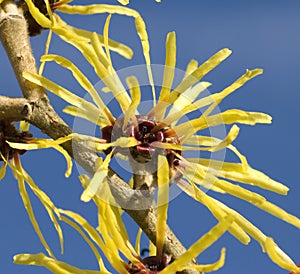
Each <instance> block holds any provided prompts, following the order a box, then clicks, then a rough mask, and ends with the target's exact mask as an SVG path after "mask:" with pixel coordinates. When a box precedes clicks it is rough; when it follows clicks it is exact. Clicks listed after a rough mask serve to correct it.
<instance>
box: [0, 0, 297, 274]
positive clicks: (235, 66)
mask: <svg viewBox="0 0 300 274" xmlns="http://www.w3.org/2000/svg"><path fill="white" fill-rule="evenodd" d="M89 2H92V1H91V0H89V1H83V0H82V1H79V0H78V1H76V0H75V1H74V4H76V3H80V4H82V3H89ZM99 2H100V1H99ZM131 2H132V3H131V4H130V5H129V6H130V7H132V8H135V9H137V10H138V11H139V12H140V13H141V14H142V16H143V18H144V19H145V21H146V23H147V29H148V33H149V38H150V43H151V57H152V62H153V63H156V64H163V63H164V52H165V50H164V43H165V36H166V34H167V33H168V32H169V31H173V30H175V31H176V33H177V42H178V63H177V67H178V68H179V69H184V68H185V66H186V64H187V63H188V62H189V60H190V59H191V58H194V59H196V60H198V61H199V62H202V61H205V60H206V59H207V58H208V57H209V56H211V55H212V54H214V53H215V52H217V51H218V50H220V49H221V48H223V47H228V48H230V49H232V50H233V54H232V56H231V57H230V58H229V59H227V60H226V61H225V62H224V63H223V64H222V65H221V66H219V67H218V68H217V69H216V70H214V71H213V72H211V73H210V74H209V75H207V77H206V78H205V80H207V81H210V82H212V83H213V86H212V87H211V89H210V91H212V92H213V91H219V90H221V89H222V88H224V87H225V86H226V85H228V84H230V83H231V82H232V81H233V80H234V79H236V78H237V77H239V76H240V75H241V74H243V73H244V71H245V69H246V68H250V69H252V68H256V67H260V68H263V69H264V74H263V75H262V76H259V77H257V78H255V79H254V80H252V81H251V82H249V83H248V84H247V85H246V86H245V87H243V88H242V89H240V90H239V91H238V92H236V93H234V94H233V95H231V96H230V97H229V98H227V99H226V100H224V102H223V103H222V105H221V106H220V108H221V110H225V109H228V108H241V109H245V110H249V111H263V112H265V113H268V114H270V115H271V116H272V117H273V123H272V125H258V126H255V127H251V126H241V133H240V135H239V137H238V139H237V140H236V141H235V145H236V146H237V147H238V148H239V149H240V151H241V152H242V153H243V154H245V155H246V156H247V158H248V161H249V163H250V164H251V165H252V166H253V167H255V168H257V169H259V170H261V171H263V172H265V173H266V174H268V175H269V176H271V177H272V178H274V179H275V180H278V181H280V182H283V183H285V184H286V185H287V186H288V187H289V188H290V192H289V195H288V196H287V197H281V196H279V195H276V194H272V193H267V192H266V191H260V193H262V194H263V195H265V196H266V197H267V198H268V199H270V200H271V201H272V202H274V203H275V204H278V205H279V206H281V207H283V208H284V209H286V210H287V211H288V212H291V213H293V214H295V215H297V216H300V205H299V194H300V181H299V169H300V165H299V156H298V153H299V152H300V146H299V139H300V125H299V119H298V117H299V116H300V108H299V103H300V95H299V94H300V90H299V63H300V54H299V49H300V16H299V12H300V2H299V1H296V0H288V1H278V0H274V1H270V0H265V1H259V0H253V1H235V0H228V1H216V0H212V1H207V0H203V1H199V0H185V1H179V0H176V1H174V0H173V1H172V0H163V2H162V3H161V4H158V3H155V2H154V1H151V0H143V1H138V0H132V1H131ZM102 3H103V2H102ZM106 3H113V4H116V1H106ZM65 18H69V17H65ZM69 19H70V21H69V22H72V23H73V24H75V25H77V26H82V25H83V26H85V27H89V28H90V29H92V30H95V31H96V30H97V31H101V30H102V28H103V22H104V20H105V16H91V17H77V19H76V20H74V19H71V18H69ZM83 20H84V21H83ZM111 37H112V38H114V39H116V40H119V41H122V42H124V43H125V44H128V45H130V46H131V47H132V48H133V49H134V50H135V56H134V58H133V60H131V61H128V60H126V59H123V58H121V57H119V56H117V55H113V61H114V64H115V66H116V68H117V69H121V68H125V67H128V66H132V65H138V64H143V63H144V61H143V57H142V54H141V46H140V43H139V40H138V37H137V35H136V33H135V31H134V22H133V20H132V18H126V17H122V16H113V18H112V23H111ZM45 39H46V33H44V34H43V35H42V36H39V37H35V38H32V43H33V47H34V53H35V55H36V56H37V57H38V56H40V55H41V54H42V53H43V50H44V48H43V43H44V41H45ZM50 51H51V52H52V53H61V54H63V55H65V56H69V57H71V58H72V57H73V58H74V59H73V60H75V61H77V64H78V62H79V63H80V66H81V68H83V69H85V70H86V71H87V74H88V75H91V77H90V79H91V80H92V81H93V83H96V82H97V78H96V77H95V76H94V75H93V74H92V71H91V69H90V68H89V67H88V65H87V64H85V63H84V62H81V61H80V58H78V57H77V56H76V55H77V52H76V50H73V49H72V48H71V47H69V46H65V44H63V43H62V42H60V40H59V39H57V38H55V39H54V43H53V44H52V46H51V50H50ZM0 59H1V66H0V72H1V73H0V93H1V94H5V95H11V96H20V91H19V88H18V85H17V83H16V80H15V79H14V76H13V73H12V70H11V69H10V66H9V64H8V60H7V57H6V54H5V53H4V51H3V48H2V47H0ZM46 73H47V75H48V76H49V78H51V79H57V81H59V82H60V83H64V84H65V85H66V86H68V87H70V88H72V87H73V89H76V88H77V86H76V85H74V84H73V83H74V82H72V80H71V78H69V79H68V78H67V76H64V74H63V71H62V70H60V69H58V68H57V67H54V66H53V67H51V66H49V68H48V69H47V70H46ZM50 98H51V101H52V102H53V104H54V106H56V109H57V110H60V109H61V108H63V107H64V106H65V103H64V102H63V101H62V100H60V99H57V98H55V97H54V96H52V95H50ZM63 117H64V118H65V119H66V121H68V122H69V123H70V125H72V123H73V122H72V118H70V117H68V116H67V115H65V114H63ZM33 131H34V132H35V133H36V134H37V135H39V133H38V131H36V130H33ZM22 162H23V163H24V166H25V168H26V170H27V171H28V172H29V173H30V174H31V176H32V177H33V178H34V180H35V182H36V183H37V184H38V185H39V186H40V188H41V189H43V190H45V191H46V192H47V193H48V194H49V196H50V197H51V198H52V199H53V201H54V202H55V203H56V205H57V206H58V207H62V208H65V209H72V210H74V211H78V212H81V213H82V214H84V215H86V216H88V217H89V219H90V221H91V223H93V224H96V219H95V208H94V207H93V205H92V204H84V203H82V202H79V197H80V194H81V191H82V189H81V186H80V183H79V181H78V180H77V176H78V173H77V170H76V169H74V172H73V175H72V176H71V178H70V179H69V180H65V179H64V171H65V162H64V160H63V159H62V157H61V156H60V155H59V156H58V155H57V153H56V152H54V151H51V150H48V151H37V152H28V153H26V154H25V155H24V156H23V157H22ZM31 196H32V200H33V204H34V209H35V211H36V215H37V217H38V220H40V223H41V228H42V230H43V231H44V233H45V234H46V238H47V239H48V240H49V242H50V243H51V246H52V248H53V250H54V251H55V252H56V254H57V257H58V258H59V259H63V260H66V261H67V262H69V263H71V264H74V265H76V266H78V267H81V268H89V269H95V268H96V266H97V264H96V261H95V259H94V257H93V255H92V253H91V251H90V250H89V249H88V247H87V245H86V244H85V243H84V242H83V241H82V240H81V238H80V237H78V235H77V234H76V233H75V232H74V231H72V230H71V229H69V228H68V227H67V226H65V225H63V229H64V232H65V245H66V247H65V255H63V256H61V255H60V254H59V244H58V240H57V238H56V235H55V231H54V229H53V228H52V226H51V223H50V222H49V220H48V219H47V218H45V217H44V216H45V214H46V212H45V211H44V210H43V208H42V207H41V206H40V205H39V203H38V201H37V199H36V198H35V197H34V196H33V195H31ZM217 197H218V198H220V199H222V201H224V202H225V203H227V204H228V205H230V206H232V207H233V208H235V209H237V210H239V211H240V212H241V213H243V214H244V215H245V216H246V217H248V219H249V220H251V221H252V222H253V223H254V224H255V225H257V226H258V227H259V228H261V229H262V231H263V232H264V233H266V234H267V235H269V236H271V237H273V238H274V239H275V240H276V241H277V243H278V244H279V246H281V247H282V248H283V249H284V250H285V251H286V252H287V253H288V254H289V255H290V256H291V257H292V258H293V259H294V260H295V261H296V262H300V252H299V244H300V231H299V230H297V229H296V228H294V227H292V226H290V225H288V224H286V223H284V222H282V221H281V220H278V219H276V218H275V217H272V216H270V215H268V214H266V213H264V212H261V211H260V210H258V209H256V208H254V207H252V206H250V205H248V204H247V203H245V202H241V201H239V200H238V199H235V198H232V197H229V196H224V195H223V196H217ZM0 216H1V224H0V243H1V244H0V273H1V274H2V273H3V274H18V273H24V274H26V273H28V274H29V273H30V274H33V273H41V274H43V273H49V272H48V271H47V270H44V269H42V268H38V267H29V266H28V267H23V266H16V265H13V264H12V257H13V255H15V254H17V253H23V252H24V253H26V252H28V253H38V252H45V251H44V250H43V248H42V246H41V244H40V243H39V241H38V238H37V236H36V235H35V233H34V231H33V228H32V226H31V224H30V222H29V220H28V218H27V215H26V212H25V210H24V207H23V204H22V201H21V198H20V197H19V193H18V188H17V182H16V181H15V180H14V179H13V178H12V176H11V174H10V172H8V174H7V175H6V177H5V179H4V180H2V182H1V183H0ZM125 219H126V222H127V223H128V230H129V231H130V232H129V234H130V236H131V237H132V239H134V236H135V233H136V231H137V228H136V227H135V226H134V224H133V223H132V221H130V220H129V219H128V218H126V217H125ZM169 223H170V226H171V227H172V228H173V229H174V231H175V232H176V234H177V235H178V236H179V238H180V239H181V240H182V242H183V243H184V244H185V245H186V246H187V247H188V246H189V245H190V244H191V243H193V242H194V241H195V240H196V239H198V238H199V237H200V236H201V235H202V234H203V233H204V232H206V231H208V230H209V228H210V227H211V226H212V225H214V224H215V220H214V218H213V217H212V216H211V215H210V213H209V212H208V210H207V209H205V208H204V207H202V206H201V205H199V204H197V203H195V202H194V201H192V200H191V199H189V198H188V197H186V195H184V194H182V195H180V196H179V197H178V198H176V199H175V200H173V201H172V202H171V203H170V212H169ZM223 246H225V247H227V259H226V264H225V266H224V267H223V268H222V269H221V270H220V271H219V272H218V273H221V274H229V273H230V274H237V273H243V274H253V273H258V274H260V273H267V274H271V273H272V274H273V273H274V274H275V273H276V274H285V273H287V271H285V270H282V269H280V268H279V267H277V266H276V265H274V264H273V263H272V262H271V261H270V260H269V258H268V256H267V255H266V254H263V253H262V252H261V248H260V246H259V244H258V243H256V242H255V241H254V240H253V241H252V242H251V243H250V244H249V245H248V246H244V245H242V244H240V243H239V242H238V241H237V240H236V239H234V238H233V237H232V236H230V235H228V234H226V235H225V236H224V237H222V238H221V239H220V240H219V241H218V242H217V243H216V244H214V245H213V246H212V247H211V248H209V249H208V250H207V251H206V252H205V253H203V254H202V255H201V256H200V257H199V258H198V259H199V262H200V263H210V262H213V261H215V260H216V259H217V258H218V256H219V250H220V248H221V247H223Z"/></svg>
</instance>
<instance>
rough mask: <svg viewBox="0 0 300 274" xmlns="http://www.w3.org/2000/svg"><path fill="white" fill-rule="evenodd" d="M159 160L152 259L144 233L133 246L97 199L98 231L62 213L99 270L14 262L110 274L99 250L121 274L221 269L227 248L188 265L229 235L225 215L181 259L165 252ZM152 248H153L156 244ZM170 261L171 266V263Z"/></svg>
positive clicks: (26, 257) (164, 187)
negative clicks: (144, 250)
mask: <svg viewBox="0 0 300 274" xmlns="http://www.w3.org/2000/svg"><path fill="white" fill-rule="evenodd" d="M159 161H160V162H161V164H162V165H161V168H160V169H159V170H158V182H159V183H158V184H159V186H160V187H159V191H160V192H161V193H160V194H159V198H158V199H161V202H166V203H165V204H164V205H163V206H162V207H160V208H159V209H158V222H157V231H156V248H155V247H154V249H155V250H154V251H152V252H151V253H152V254H151V256H149V257H146V258H141V256H140V236H141V230H140V231H139V233H138V236H137V240H136V245H135V247H133V245H132V244H131V243H130V241H129V238H128V235H127V231H126V228H125V226H124V224H123V221H122V219H121V215H120V212H119V209H118V208H117V207H114V206H113V205H112V204H111V203H107V202H105V201H103V200H101V199H99V198H98V197H95V198H94V201H95V204H96V205H97V208H98V227H97V228H94V227H93V226H91V225H90V224H89V223H88V222H87V220H86V219H84V218H83V217H82V216H80V215H79V214H77V213H74V212H72V211H67V210H61V209H60V210H59V212H60V214H61V219H62V220H63V221H64V222H66V223H68V224H69V225H70V226H72V227H73V228H74V229H75V230H77V231H78V232H79V233H80V234H81V235H82V236H83V237H84V239H85V241H86V242H87V243H88V244H89V246H90V247H91V249H92V250H93V252H94V254H95V257H96V259H97V261H98V262H99V271H95V270H81V269H78V268H76V267H74V266H71V265H69V264H67V263H64V262H61V261H58V260H55V259H52V258H48V257H47V256H45V255H44V254H18V255H16V256H15V257H14V262H15V263H17V264H28V265H38V266H44V267H46V268H48V269H49V270H51V271H53V272H54V273H56V274H67V273H70V274H71V273H72V274H75V273H76V274H84V273H110V272H108V270H107V269H106V267H105V266H104V264H103V261H102V259H101V257H100V254H99V252H98V249H100V250H101V251H102V252H103V254H104V255H105V257H106V258H107V260H108V261H109V262H110V264H111V265H112V267H113V268H114V269H115V270H116V271H117V272H118V273H121V274H123V273H124V274H125V273H135V274H142V273H144V274H147V273H149V274H151V273H157V272H159V273H175V272H177V271H183V270H185V269H195V270H198V271H205V272H211V271H216V270H218V269H219V268H221V267H222V266H223V264H224V260H225V249H222V251H221V256H220V258H219V260H218V261H217V262H215V263H212V264H208V265H191V264H189V263H190V262H191V261H192V260H193V258H195V257H196V256H198V255H199V254H200V253H202V252H203V251H204V250H206V249H207V248H208V247H209V246H210V245H212V244H213V243H214V242H215V241H216V240H217V239H218V238H220V237H221V236H222V235H223V234H224V233H225V232H226V230H227V229H228V228H229V227H230V226H231V224H232V222H233V218H232V217H230V216H226V217H225V218H224V219H223V220H222V221H220V222H219V223H218V224H217V225H216V226H215V227H213V228H212V229H211V230H210V231H209V232H208V233H206V234H205V235H203V236H202V237H201V238H200V239H199V240H198V241H196V242H195V243H194V244H193V245H192V246H191V247H190V248H189V249H188V250H187V251H186V252H185V253H184V254H182V255H181V256H179V257H178V258H175V259H172V258H171V257H170V256H169V255H168V254H164V253H163V240H164V237H165V228H166V221H167V209H168V202H167V201H166V199H167V198H168V197H167V196H168V191H169V189H168V185H169V178H168V176H166V175H165V174H168V168H169V167H168V163H167V161H166V160H165V158H164V157H163V156H159ZM80 179H81V182H82V184H83V186H84V187H86V186H87V185H88V184H89V181H90V179H89V177H88V176H86V175H82V176H80ZM102 191H104V192H105V195H106V196H107V197H109V199H114V198H113V196H112V194H111V192H110V189H109V186H108V185H107V184H104V186H103V188H102ZM151 246H152V248H153V245H151ZM123 256H125V258H126V260H124V257H123ZM171 259H172V263H170V260H171ZM128 261H129V262H128ZM156 271H157V272H156Z"/></svg>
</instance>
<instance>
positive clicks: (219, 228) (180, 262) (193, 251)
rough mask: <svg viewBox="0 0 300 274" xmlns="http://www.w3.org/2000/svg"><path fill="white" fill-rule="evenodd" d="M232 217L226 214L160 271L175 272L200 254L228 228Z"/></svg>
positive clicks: (163, 272)
mask: <svg viewBox="0 0 300 274" xmlns="http://www.w3.org/2000/svg"><path fill="white" fill-rule="evenodd" d="M233 221H234V219H233V218H232V217H230V216H226V217H225V218H224V219H223V220H222V221H220V222H219V223H218V224H217V225H216V226H214V227H213V228H212V229H211V230H210V231H209V232H207V233H206V234H205V235H203V236H202V237H201V238H200V239H199V240H198V241H196V242H195V243H194V244H193V245H192V246H191V247H190V248H189V249H188V250H187V251H186V252H185V253H183V254H182V255H181V256H179V257H178V258H177V259H176V260H175V261H173V262H172V263H171V264H169V265H168V266H167V267H166V268H165V269H163V270H162V271H161V272H160V273H161V274H167V273H175V272H176V271H179V270H180V269H182V268H183V267H184V266H186V265H187V264H188V263H190V262H191V261H192V259H193V258H195V257H197V256H198V255H199V254H201V253H202V252H203V251H204V250H205V249H207V248H208V247H209V246H211V245H212V244H213V243H214V242H215V241H216V240H218V239H219V238H220V237H221V236H222V235H223V234H224V233H225V232H226V230H228V228H229V227H230V226H231V224H232V222H233Z"/></svg>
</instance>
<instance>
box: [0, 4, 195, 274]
mask: <svg viewBox="0 0 300 274" xmlns="http://www.w3.org/2000/svg"><path fill="white" fill-rule="evenodd" d="M0 40H1V42H2V44H3V45H4V48H5V50H6V52H7V54H8V56H9V59H10V62H11V64H12V66H13V69H14V72H15V75H16V77H17V79H18V82H19V85H20V88H21V90H22V93H23V96H24V97H25V98H14V99H13V98H7V97H4V96H1V97H0V106H1V107H0V119H8V120H11V121H18V120H24V119H25V120H26V121H28V122H29V123H31V124H33V125H34V126H36V127H37V128H39V129H40V130H41V131H42V132H43V133H45V134H47V135H48V136H50V137H51V138H53V139H57V138H59V137H63V136H66V135H69V134H70V133H72V130H71V129H70V127H69V126H68V125H67V124H66V123H65V122H64V121H63V120H62V119H61V118H60V117H59V115H58V114H57V113H56V112H55V110H54V109H53V107H52V106H51V105H50V103H49V99H48V97H47V94H46V92H45V90H44V89H43V88H42V87H40V86H37V85H35V84H33V83H31V82H29V81H27V80H25V79H24V78H23V77H22V75H23V72H24V71H30V72H33V73H37V68H36V63H35V59H34V57H33V54H32V50H31V46H30V41H29V38H28V32H27V23H26V20H25V19H24V16H23V14H22V12H21V10H19V9H18V8H17V6H16V4H15V3H14V1H11V0H6V1H4V2H3V3H2V4H1V5H0ZM2 103H3V104H2ZM63 147H64V148H65V149H66V150H67V152H68V153H69V154H70V155H71V156H72V157H73V158H74V159H75V161H76V162H78V164H80V165H81V166H82V167H83V168H84V169H85V170H86V171H87V172H88V173H90V174H93V173H94V166H95V161H96V159H97V157H98V156H97V155H96V154H95V153H94V152H92V151H90V150H88V149H87V148H86V147H84V146H83V145H82V144H80V143H77V142H76V141H73V142H67V143H65V144H63ZM108 177H109V182H110V187H111V189H112V192H113V194H114V196H115V199H116V200H117V201H118V202H119V203H120V205H121V206H122V203H123V204H124V202H125V201H129V200H130V201H133V200H135V202H137V203H138V202H139V199H138V196H137V194H136V191H134V193H133V192H132V191H133V190H132V189H131V188H130V187H129V186H128V185H127V184H126V183H125V182H124V181H123V180H122V179H121V178H120V177H119V176H118V175H117V174H116V173H115V172H114V171H112V170H110V172H109V175H108ZM120 186H122V187H120ZM128 198H129V199H128ZM123 208H124V210H125V211H126V212H127V213H128V214H129V215H130V216H131V217H132V218H133V219H134V220H135V222H136V223H137V224H138V225H139V226H140V227H141V228H142V229H143V231H144V232H145V233H146V235H147V236H148V237H149V239H150V240H151V241H152V242H154V243H155V238H156V210H155V209H153V208H150V209H147V210H129V209H127V208H128V207H126V206H123ZM140 208H142V207H140ZM185 251H186V249H185V248H184V247H183V245H182V244H181V243H180V241H179V240H178V239H177V238H176V236H175V235H174V234H173V233H172V231H171V230H170V229H169V228H167V233H166V238H165V246H164V252H165V253H168V254H171V255H172V256H173V257H174V258H177V257H178V256H179V255H180V254H182V253H184V252H185ZM182 273H189V274H192V273H193V274H195V273H198V272H197V271H193V270H186V271H184V272H182Z"/></svg>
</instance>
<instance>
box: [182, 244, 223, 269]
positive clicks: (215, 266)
mask: <svg viewBox="0 0 300 274" xmlns="http://www.w3.org/2000/svg"><path fill="white" fill-rule="evenodd" d="M225 254H226V249H225V248H222V250H221V256H220V258H219V260H218V261H217V262H215V263H212V264H207V265H186V266H184V267H182V268H181V269H180V270H179V271H183V270H186V269H194V270H197V271H202V272H212V271H217V270H219V269H220V268H222V267H223V266H224V263H225Z"/></svg>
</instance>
